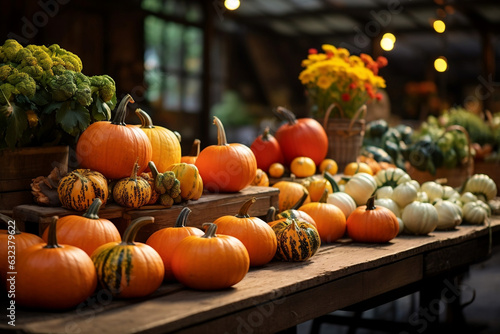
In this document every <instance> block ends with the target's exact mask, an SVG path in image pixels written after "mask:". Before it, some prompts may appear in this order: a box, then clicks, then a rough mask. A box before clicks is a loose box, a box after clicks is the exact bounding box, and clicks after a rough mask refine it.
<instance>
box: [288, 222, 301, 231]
mask: <svg viewBox="0 0 500 334" xmlns="http://www.w3.org/2000/svg"><path fill="white" fill-rule="evenodd" d="M290 220H291V221H292V223H291V224H290V229H292V231H295V232H298V230H299V225H297V221H296V220H295V219H290Z"/></svg>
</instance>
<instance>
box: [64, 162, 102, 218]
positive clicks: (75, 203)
mask: <svg viewBox="0 0 500 334" xmlns="http://www.w3.org/2000/svg"><path fill="white" fill-rule="evenodd" d="M57 193H58V195H59V200H60V201H61V204H62V206H63V207H65V208H67V209H70V210H76V211H84V210H87V209H88V208H89V207H90V205H91V204H92V203H93V202H94V199H96V198H99V199H101V201H102V202H103V203H104V204H105V203H106V202H107V200H108V195H109V190H108V181H107V180H106V178H105V177H104V176H103V175H102V174H101V173H99V172H96V171H91V170H90V169H75V170H74V171H72V172H70V173H68V174H67V175H66V176H64V177H63V178H62V179H61V181H60V182H59V185H58V187H57Z"/></svg>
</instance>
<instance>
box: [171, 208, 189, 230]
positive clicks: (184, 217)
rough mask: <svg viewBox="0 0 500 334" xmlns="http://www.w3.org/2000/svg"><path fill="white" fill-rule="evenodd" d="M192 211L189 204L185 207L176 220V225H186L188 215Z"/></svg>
mask: <svg viewBox="0 0 500 334" xmlns="http://www.w3.org/2000/svg"><path fill="white" fill-rule="evenodd" d="M190 213H191V209H190V208H188V207H187V206H186V207H184V208H183V209H182V211H181V213H179V216H178V217H177V220H176V221H175V225H174V227H186V222H187V217H188V216H189V214H190Z"/></svg>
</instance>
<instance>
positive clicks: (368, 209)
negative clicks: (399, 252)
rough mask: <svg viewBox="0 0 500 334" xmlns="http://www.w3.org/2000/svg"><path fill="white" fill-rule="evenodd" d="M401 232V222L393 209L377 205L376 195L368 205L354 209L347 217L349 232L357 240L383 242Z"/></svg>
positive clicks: (369, 200)
mask: <svg viewBox="0 0 500 334" xmlns="http://www.w3.org/2000/svg"><path fill="white" fill-rule="evenodd" d="M398 232H399V222H398V219H397V218H396V215H394V213H392V211H391V210H389V209H387V208H384V207H382V206H375V197H374V196H372V197H370V198H369V199H368V201H367V203H366V205H362V206H360V207H358V208H357V209H356V210H354V212H353V213H351V215H350V216H349V218H348V219H347V234H348V235H349V237H350V238H351V239H352V240H354V241H357V242H375V243H383V242H388V241H390V240H392V239H394V238H395V237H396V236H397V235H398Z"/></svg>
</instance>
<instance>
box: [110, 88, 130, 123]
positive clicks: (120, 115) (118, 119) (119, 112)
mask: <svg viewBox="0 0 500 334" xmlns="http://www.w3.org/2000/svg"><path fill="white" fill-rule="evenodd" d="M129 102H132V103H134V102H135V101H134V99H133V98H132V96H130V94H127V95H125V96H124V97H123V99H122V100H121V101H120V104H119V105H118V108H116V114H115V117H114V118H113V121H111V124H115V125H123V126H125V125H126V124H125V116H126V115H127V105H128V103H129Z"/></svg>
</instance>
